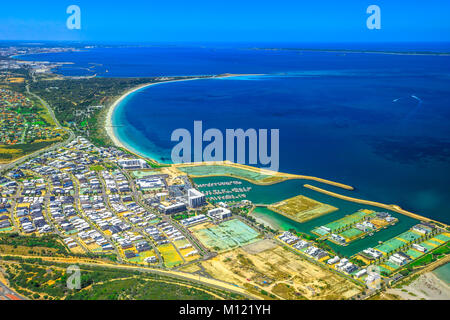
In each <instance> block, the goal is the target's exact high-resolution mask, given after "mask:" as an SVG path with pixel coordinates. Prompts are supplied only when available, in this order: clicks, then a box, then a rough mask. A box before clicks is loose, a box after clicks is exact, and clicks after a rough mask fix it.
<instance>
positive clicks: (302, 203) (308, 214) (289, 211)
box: [267, 195, 337, 223]
mask: <svg viewBox="0 0 450 320" xmlns="http://www.w3.org/2000/svg"><path fill="white" fill-rule="evenodd" d="M267 208H268V209H270V210H272V211H275V212H276V213H279V214H281V215H283V216H285V217H287V218H289V219H292V220H294V221H297V222H300V223H302V222H306V221H309V220H312V219H315V218H317V217H320V216H323V215H324V214H327V213H330V212H333V211H336V210H337V208H336V207H333V206H331V205H329V204H326V203H321V202H319V201H316V200H313V199H310V198H308V197H305V196H302V195H298V196H295V197H293V198H290V199H286V200H283V201H280V202H277V203H275V204H271V205H269V206H267Z"/></svg>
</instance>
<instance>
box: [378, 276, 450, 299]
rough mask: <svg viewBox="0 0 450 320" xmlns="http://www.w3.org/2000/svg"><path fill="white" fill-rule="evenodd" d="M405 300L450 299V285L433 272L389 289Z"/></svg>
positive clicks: (389, 291)
mask: <svg viewBox="0 0 450 320" xmlns="http://www.w3.org/2000/svg"><path fill="white" fill-rule="evenodd" d="M387 292H388V293H391V294H395V295H397V296H399V297H401V298H402V299H405V300H421V299H425V300H450V287H449V286H448V285H447V284H446V283H445V282H444V281H442V280H441V279H439V278H438V277H437V276H436V275H435V274H433V273H432V272H427V273H424V274H422V275H420V276H419V278H417V279H416V280H414V281H413V282H412V283H410V284H408V285H406V286H403V287H402V288H399V289H397V288H396V289H388V290H387Z"/></svg>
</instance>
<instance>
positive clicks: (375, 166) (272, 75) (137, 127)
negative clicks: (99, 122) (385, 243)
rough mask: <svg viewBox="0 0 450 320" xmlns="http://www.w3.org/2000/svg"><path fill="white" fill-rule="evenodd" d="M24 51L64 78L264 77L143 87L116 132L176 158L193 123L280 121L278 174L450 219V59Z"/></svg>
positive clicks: (155, 154)
mask: <svg viewBox="0 0 450 320" xmlns="http://www.w3.org/2000/svg"><path fill="white" fill-rule="evenodd" d="M267 47H270V46H267ZM324 47H325V46H324ZM444 47H445V46H444ZM346 48H348V49H356V48H357V47H355V46H353V47H346ZM408 48H410V47H408V46H407V45H404V46H397V47H395V46H394V47H392V48H391V47H385V49H392V50H396V51H407V49H408ZM361 49H369V50H370V49H372V48H361ZM410 49H414V48H410ZM426 49H427V50H428V49H429V50H433V47H432V46H431V45H430V46H429V47H427V48H426ZM440 49H442V48H441V47H439V48H438V49H437V50H440ZM22 59H24V58H22ZM26 59H27V60H46V61H65V62H75V65H73V66H70V67H65V68H62V69H59V70H58V72H59V73H62V74H65V75H86V74H97V75H99V76H105V77H134V76H162V75H168V76H170V75H211V74H221V73H245V74H250V73H251V74H254V73H258V74H264V75H263V76H251V77H237V78H227V79H209V80H195V81H183V82H175V83H166V84H158V85H154V86H151V87H148V88H146V89H143V90H140V91H138V92H136V93H134V94H132V95H130V96H129V97H128V98H127V99H125V100H124V101H123V102H122V103H121V105H120V106H119V107H118V109H117V111H116V112H115V114H114V124H115V125H118V127H116V128H115V131H116V133H117V135H118V136H119V137H120V139H121V140H123V142H124V143H125V144H127V145H128V146H129V147H130V148H131V149H133V150H135V151H137V152H140V153H142V154H146V155H148V156H151V157H152V158H156V159H157V160H160V161H164V162H167V161H169V159H170V152H171V149H172V147H173V146H174V145H175V142H171V141H170V136H171V133H172V131H173V130H175V129H177V128H186V129H189V130H192V129H193V121H194V120H202V121H203V127H204V130H206V129H208V128H219V129H222V130H224V129H226V128H232V129H236V128H243V129H248V128H255V129H259V128H267V129H272V128H275V129H279V130H280V170H281V171H284V172H291V173H299V174H306V175H313V176H318V177H322V178H326V179H330V180H335V181H339V182H342V183H345V184H349V185H352V186H355V187H356V191H354V192H350V193H348V194H349V195H351V196H355V197H361V198H366V199H370V200H375V201H379V202H383V203H395V204H398V205H400V206H401V207H403V208H405V209H407V210H411V211H413V212H416V213H419V214H422V215H424V216H427V217H430V218H435V219H437V220H441V221H443V222H446V223H450V186H449V182H450V161H449V160H450V56H435V55H400V54H376V53H344V52H316V51H294V50H251V49H239V48H232V47H224V46H223V47H217V48H212V47H194V46H191V47H175V46H173V47H141V48H99V49H92V50H86V51H83V52H75V53H62V54H40V55H35V56H28V57H26ZM106 71H108V72H106Z"/></svg>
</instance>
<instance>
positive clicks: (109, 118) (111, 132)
mask: <svg viewBox="0 0 450 320" xmlns="http://www.w3.org/2000/svg"><path fill="white" fill-rule="evenodd" d="M261 75H262V74H223V75H212V76H204V77H199V76H194V77H192V78H186V79H176V80H167V81H156V82H151V83H146V84H142V85H140V86H137V87H135V88H132V89H130V90H128V91H127V92H125V93H124V94H122V95H121V96H120V97H119V98H118V99H117V100H116V101H114V103H113V104H112V105H111V106H110V107H109V108H108V113H107V114H106V118H105V122H104V127H105V130H106V133H107V135H108V137H109V138H110V139H111V141H112V142H113V143H114V144H115V145H116V146H117V147H120V148H123V149H126V150H127V151H128V152H131V153H133V154H136V155H137V156H140V157H143V158H147V159H150V160H152V161H155V162H158V161H157V160H156V159H153V158H151V157H149V156H148V155H145V154H141V153H140V152H137V151H133V150H130V149H132V147H131V146H126V145H125V143H123V142H122V141H121V140H120V139H119V138H118V137H117V136H116V134H115V133H114V129H113V127H114V125H113V120H112V118H113V115H114V111H115V110H116V109H117V107H118V106H119V105H120V103H121V102H122V101H123V100H124V99H125V98H127V97H128V96H129V95H131V94H133V93H135V92H137V91H140V90H142V89H145V88H147V87H150V86H153V85H156V84H161V83H172V82H180V81H190V80H200V79H217V78H219V79H220V78H231V77H245V76H261Z"/></svg>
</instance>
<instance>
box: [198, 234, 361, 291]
mask: <svg viewBox="0 0 450 320" xmlns="http://www.w3.org/2000/svg"><path fill="white" fill-rule="evenodd" d="M202 265H203V267H204V268H205V271H206V272H208V273H209V274H210V275H211V276H213V277H214V278H216V279H220V280H223V281H226V282H231V283H233V284H235V285H238V286H239V287H243V288H247V289H248V290H249V291H250V292H252V293H255V294H259V295H261V296H264V294H263V292H264V291H265V292H267V293H268V294H269V295H272V298H282V299H305V298H306V299H349V298H351V297H353V296H354V295H357V294H358V293H360V292H361V290H362V288H361V287H359V286H357V285H356V284H354V283H353V282H351V281H349V280H347V279H345V278H342V277H341V276H339V275H337V274H335V273H333V272H331V271H329V270H326V269H324V268H322V267H319V266H317V265H315V264H313V263H311V262H309V261H307V260H305V259H303V258H301V257H300V256H298V255H296V254H295V253H292V252H290V251H287V250H285V249H283V248H282V247H281V246H279V245H276V244H275V245H274V243H273V242H271V241H270V240H262V241H258V242H256V243H253V244H251V245H247V246H245V247H243V248H238V249H235V250H232V251H229V252H226V253H222V254H219V255H218V256H216V257H215V258H213V259H210V260H208V261H204V262H202ZM266 298H267V296H266Z"/></svg>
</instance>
